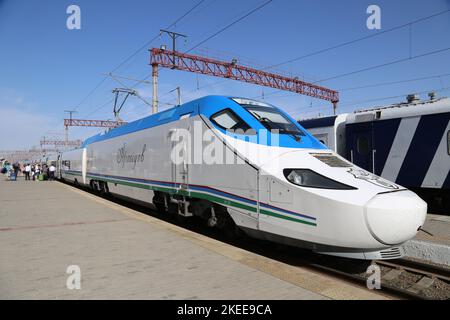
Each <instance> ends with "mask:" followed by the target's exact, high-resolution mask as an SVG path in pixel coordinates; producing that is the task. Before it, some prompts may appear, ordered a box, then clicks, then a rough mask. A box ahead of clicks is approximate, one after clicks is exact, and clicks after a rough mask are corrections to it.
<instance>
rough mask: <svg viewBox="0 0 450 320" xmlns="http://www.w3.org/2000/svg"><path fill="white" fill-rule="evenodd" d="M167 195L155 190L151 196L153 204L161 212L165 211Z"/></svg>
mask: <svg viewBox="0 0 450 320" xmlns="http://www.w3.org/2000/svg"><path fill="white" fill-rule="evenodd" d="M166 204H167V197H166V195H165V194H163V193H161V192H155V195H154V197H153V205H154V206H155V207H156V209H157V210H158V211H159V212H161V213H167V205H166Z"/></svg>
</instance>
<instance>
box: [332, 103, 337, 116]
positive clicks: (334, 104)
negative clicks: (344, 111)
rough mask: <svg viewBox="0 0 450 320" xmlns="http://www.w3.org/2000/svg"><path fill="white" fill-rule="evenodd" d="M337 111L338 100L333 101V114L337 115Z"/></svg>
mask: <svg viewBox="0 0 450 320" xmlns="http://www.w3.org/2000/svg"><path fill="white" fill-rule="evenodd" d="M336 112H337V102H333V114H334V115H336Z"/></svg>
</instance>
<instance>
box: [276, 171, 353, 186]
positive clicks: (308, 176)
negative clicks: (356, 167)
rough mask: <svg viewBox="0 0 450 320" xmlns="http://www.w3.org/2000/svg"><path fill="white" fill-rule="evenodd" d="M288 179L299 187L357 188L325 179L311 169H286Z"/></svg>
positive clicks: (285, 174)
mask: <svg viewBox="0 0 450 320" xmlns="http://www.w3.org/2000/svg"><path fill="white" fill-rule="evenodd" d="M284 176H285V177H286V179H287V180H288V181H289V182H291V183H293V184H296V185H298V186H301V187H307V188H319V189H335V190H355V189H357V188H355V187H352V186H348V185H346V184H343V183H340V182H337V181H334V180H332V179H330V178H327V177H324V176H322V175H321V174H318V173H316V172H314V171H312V170H310V169H285V170H284Z"/></svg>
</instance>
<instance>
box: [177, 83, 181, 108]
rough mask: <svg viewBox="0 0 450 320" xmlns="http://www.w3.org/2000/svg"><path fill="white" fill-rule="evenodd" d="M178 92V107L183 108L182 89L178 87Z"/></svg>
mask: <svg viewBox="0 0 450 320" xmlns="http://www.w3.org/2000/svg"><path fill="white" fill-rule="evenodd" d="M177 92H178V105H179V106H181V88H180V87H177Z"/></svg>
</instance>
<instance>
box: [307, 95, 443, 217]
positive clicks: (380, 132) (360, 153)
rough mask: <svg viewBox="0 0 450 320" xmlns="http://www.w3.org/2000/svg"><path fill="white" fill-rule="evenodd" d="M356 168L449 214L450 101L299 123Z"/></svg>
mask: <svg viewBox="0 0 450 320" xmlns="http://www.w3.org/2000/svg"><path fill="white" fill-rule="evenodd" d="M300 124H301V125H302V126H303V127H304V128H306V129H307V130H308V131H309V132H310V133H311V134H313V135H314V136H315V137H316V138H318V139H319V140H320V141H321V142H322V143H324V144H325V145H327V146H328V147H330V149H333V150H335V151H336V152H337V153H339V154H340V155H342V156H343V157H345V158H347V159H348V160H350V161H351V162H352V163H354V164H355V165H357V166H359V167H361V168H364V169H366V170H367V171H370V172H372V173H374V174H376V175H378V176H381V177H383V178H385V179H387V180H390V181H393V182H395V183H397V184H399V185H402V186H404V187H406V188H408V189H411V190H413V191H415V192H416V193H418V194H419V195H420V196H421V197H422V198H423V199H424V200H425V201H426V202H427V203H428V205H429V210H430V212H435V213H448V212H449V210H450V173H449V170H450V99H449V98H440V99H436V98H435V97H434V95H433V94H430V100H427V101H421V100H419V99H418V98H417V97H416V96H414V95H411V96H409V97H408V100H407V102H405V103H399V104H394V105H390V106H386V107H380V108H376V109H372V110H364V111H357V112H354V113H351V114H342V115H339V116H333V117H324V118H316V119H309V120H303V121H300Z"/></svg>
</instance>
